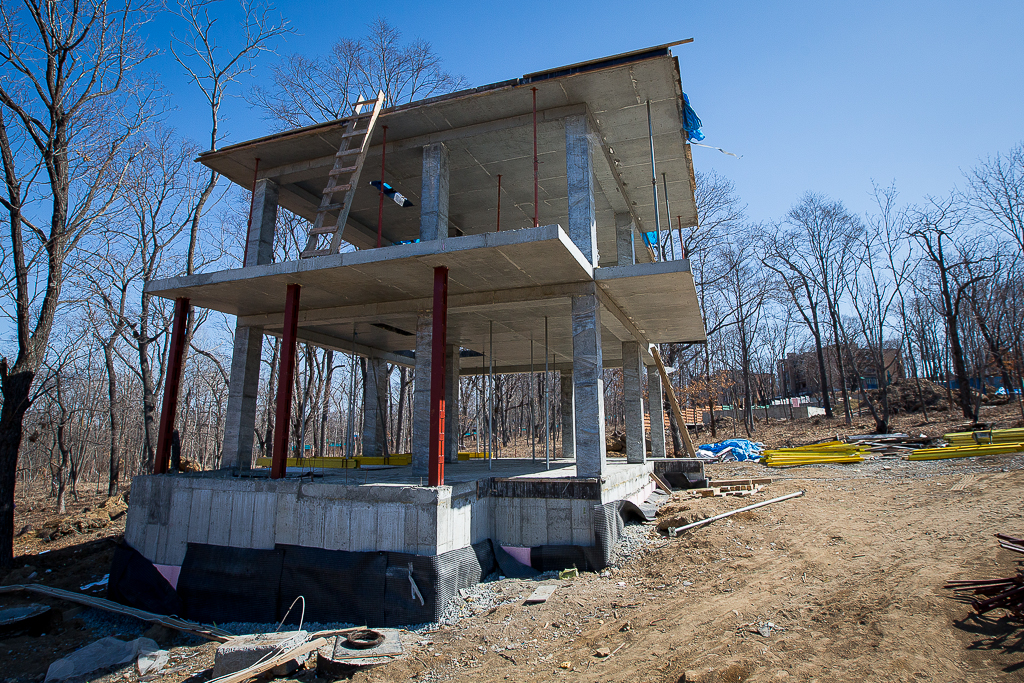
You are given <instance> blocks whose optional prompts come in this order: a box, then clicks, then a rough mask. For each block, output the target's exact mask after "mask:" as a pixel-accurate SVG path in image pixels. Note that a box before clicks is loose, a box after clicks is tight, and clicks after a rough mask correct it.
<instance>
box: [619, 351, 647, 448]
mask: <svg viewBox="0 0 1024 683" xmlns="http://www.w3.org/2000/svg"><path fill="white" fill-rule="evenodd" d="M642 372H643V363H642V362H641V361H640V344H638V343H637V342H635V341H625V342H622V387H623V393H624V394H625V401H624V402H625V409H626V411H625V412H626V462H633V463H644V462H646V460H647V457H646V456H647V444H646V443H645V441H644V402H643V388H642V387H641V386H640V384H641V378H642V377H643V375H642Z"/></svg>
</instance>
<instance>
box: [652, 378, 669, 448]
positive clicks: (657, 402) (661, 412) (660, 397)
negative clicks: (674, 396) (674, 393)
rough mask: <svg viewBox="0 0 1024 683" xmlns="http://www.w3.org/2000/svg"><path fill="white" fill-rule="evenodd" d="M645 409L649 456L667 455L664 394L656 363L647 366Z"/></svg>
mask: <svg viewBox="0 0 1024 683" xmlns="http://www.w3.org/2000/svg"><path fill="white" fill-rule="evenodd" d="M647 409H648V414H649V415H650V418H651V457H652V458H664V457H667V454H666V452H665V394H664V393H663V392H662V389H661V373H660V372H658V366H657V365H648V366H647Z"/></svg>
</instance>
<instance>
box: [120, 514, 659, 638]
mask: <svg viewBox="0 0 1024 683" xmlns="http://www.w3.org/2000/svg"><path fill="white" fill-rule="evenodd" d="M630 517H636V518H638V519H641V520H642V519H646V518H647V515H646V514H645V511H644V510H641V509H640V508H638V507H637V506H635V505H633V504H632V503H629V502H628V501H614V502H611V503H605V504H604V505H595V506H594V527H595V529H594V535H595V545H593V546H570V545H565V546H555V545H546V546H537V547H535V548H531V550H530V561H531V564H532V567H527V566H524V565H522V564H520V563H519V562H518V561H516V560H515V558H513V557H512V556H511V555H509V554H508V553H507V552H505V551H504V550H503V549H502V548H501V547H500V546H498V545H496V544H492V542H491V541H490V540H485V541H481V542H480V543H476V544H474V545H472V546H469V547H466V548H459V549H457V550H452V551H450V552H447V553H443V554H441V555H434V556H426V555H411V554H408V553H395V552H348V551H344V550H325V549H323V548H306V547H302V546H295V545H278V546H276V547H275V548H274V549H273V550H257V549H252V548H231V547H227V546H218V545H208V544H203V543H189V544H188V550H187V552H186V553H185V560H184V562H183V563H182V566H181V574H180V575H179V578H178V589H177V591H176V592H175V591H174V589H173V588H171V586H170V584H168V583H167V581H166V580H165V579H164V578H163V576H161V575H160V573H159V572H158V571H157V570H156V568H155V567H153V565H152V563H150V562H149V561H148V560H146V559H145V558H144V557H143V556H142V555H141V554H139V553H138V552H137V551H135V550H134V549H132V548H131V547H129V546H128V545H127V544H123V545H122V546H120V547H119V548H118V550H117V551H116V552H115V554H114V564H113V566H112V568H111V572H110V584H109V588H108V593H109V595H110V598H111V599H112V600H115V601H117V602H120V603H122V604H125V605H130V606H133V607H139V608H141V609H146V610H149V611H151V612H157V613H160V614H177V615H178V616H182V617H186V618H188V619H193V620H195V621H199V622H203V623H226V622H233V621H244V622H256V623H276V622H278V621H281V620H282V619H284V617H285V614H286V613H287V612H288V608H289V606H290V605H291V604H292V602H293V601H294V600H295V598H296V597H297V596H299V595H301V596H303V597H304V598H305V621H306V622H320V623H332V622H347V623H357V624H366V625H367V626H370V627H374V626H384V627H393V626H402V625H407V624H421V623H426V622H435V621H439V620H440V619H441V617H442V616H443V614H444V611H445V608H446V607H447V606H448V605H449V603H451V601H452V600H453V599H455V597H456V596H457V595H458V592H459V589H460V588H468V587H470V586H473V585H475V584H477V583H480V582H481V581H482V580H483V579H484V578H486V577H487V576H488V575H489V574H491V573H493V572H495V571H498V572H500V573H501V575H503V576H508V577H515V578H531V577H533V576H536V575H537V574H538V573H539V572H544V571H553V570H554V571H557V570H562V569H568V568H570V567H576V568H577V569H579V570H581V571H598V570H600V569H604V568H605V567H607V566H608V562H609V560H610V559H611V550H612V547H613V546H614V545H615V543H616V541H618V539H619V536H620V535H621V534H622V531H623V529H624V519H628V518H630ZM301 614H302V609H301V606H300V605H299V604H297V605H296V606H295V608H294V609H292V611H291V613H290V614H289V615H288V619H287V623H290V624H297V623H298V621H299V618H300V615H301Z"/></svg>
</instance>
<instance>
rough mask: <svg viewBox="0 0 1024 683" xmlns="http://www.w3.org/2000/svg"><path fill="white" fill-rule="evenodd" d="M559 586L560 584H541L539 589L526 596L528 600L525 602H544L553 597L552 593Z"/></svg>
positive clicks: (528, 603) (535, 603) (532, 603)
mask: <svg viewBox="0 0 1024 683" xmlns="http://www.w3.org/2000/svg"><path fill="white" fill-rule="evenodd" d="M557 588H558V586H554V585H551V584H548V585H545V586H540V587H538V588H537V590H535V591H533V592H532V593H530V597H528V598H526V602H525V603H523V604H526V605H538V604H540V603H542V602H547V601H548V598H550V597H551V595H552V593H554V592H555V590H556V589H557Z"/></svg>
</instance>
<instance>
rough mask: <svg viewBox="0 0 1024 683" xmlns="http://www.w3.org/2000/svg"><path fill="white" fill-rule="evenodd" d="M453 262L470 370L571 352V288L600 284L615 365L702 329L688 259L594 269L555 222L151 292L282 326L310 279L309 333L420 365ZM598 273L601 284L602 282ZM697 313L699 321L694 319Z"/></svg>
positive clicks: (696, 337) (456, 334) (236, 273)
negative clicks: (626, 352) (627, 354)
mask: <svg viewBox="0 0 1024 683" xmlns="http://www.w3.org/2000/svg"><path fill="white" fill-rule="evenodd" d="M438 265H444V266H447V267H448V269H449V304H448V307H449V318H448V338H449V341H450V343H452V344H458V345H460V346H461V347H462V348H463V349H466V350H468V351H470V352H476V353H475V354H473V353H469V354H466V353H465V352H464V354H463V357H462V358H461V367H462V373H463V374H473V373H476V372H481V371H482V370H483V369H484V368H488V367H489V365H490V360H491V348H492V343H491V342H492V338H491V335H492V329H493V349H494V353H493V356H494V358H493V360H494V366H495V370H496V371H501V372H512V371H525V370H529V368H530V357H531V340H532V342H533V360H534V366H535V368H542V367H543V365H544V360H545V348H544V319H545V317H547V319H548V347H547V351H546V352H547V354H548V356H547V359H548V363H549V367H551V366H552V364H554V366H555V367H563V364H569V363H571V361H572V330H571V323H570V312H571V311H570V308H571V302H570V297H571V296H573V295H579V294H585V293H587V292H589V291H596V292H597V294H598V299H599V301H600V302H601V304H602V311H601V322H602V328H603V329H602V351H603V356H604V361H605V365H606V366H609V367H615V366H618V365H619V364H620V363H621V358H622V348H621V342H623V341H634V340H635V341H639V342H642V343H643V342H646V343H659V342H662V341H686V342H701V341H703V340H704V332H703V328H702V326H701V324H700V312H699V307H698V302H697V297H696V292H695V290H694V289H693V278H692V276H691V275H690V273H689V272H688V263H687V262H686V261H666V262H659V263H649V264H637V265H634V266H618V267H614V268H597V269H595V268H591V267H590V266H589V264H588V263H587V261H586V259H585V258H584V257H583V255H582V253H581V252H580V250H579V249H578V248H577V247H576V245H575V244H573V242H572V241H571V240H570V239H569V238H568V236H567V235H566V234H565V232H564V231H563V230H562V229H561V228H560V227H559V226H557V225H548V226H542V227H540V228H526V229H523V230H514V231H502V232H496V233H488V234H483V235H469V236H465V237H456V238H449V239H445V240H433V241H429V242H419V243H416V244H406V245H401V246H393V247H385V248H381V249H373V250H367V251H359V252H351V253H345V254H335V255H333V256H322V257H319V258H315V259H308V260H304V261H288V262H284V263H274V264H268V265H263V266H251V267H248V268H239V269H235V270H228V271H220V272H217V273H207V274H201V275H193V276H183V277H177V278H169V279H166V280H159V281H154V282H152V283H150V284H149V286H148V287H147V291H148V292H149V293H151V294H154V295H157V296H161V297H167V298H176V297H180V296H185V297H188V298H189V299H190V300H191V301H192V303H193V304H194V305H198V306H202V307H205V308H212V309H214V310H218V311H221V312H223V313H228V314H232V315H236V316H238V317H239V323H240V324H243V325H253V326H261V327H263V329H264V331H265V332H266V333H269V334H280V331H281V329H282V325H283V317H284V302H285V298H284V292H285V289H286V287H287V285H288V284H290V283H298V284H300V285H302V310H301V312H300V314H299V338H300V339H303V340H305V341H309V342H312V343H315V344H318V345H321V346H326V347H328V348H334V349H337V350H341V351H356V352H358V353H361V354H364V353H369V354H371V355H378V356H382V357H387V358H388V359H389V360H391V361H392V362H397V363H403V364H406V365H412V364H413V358H414V356H413V355H412V352H413V351H414V350H415V348H416V337H415V332H416V318H417V315H418V314H419V312H421V311H424V310H429V309H430V306H431V299H430V294H431V288H432V286H433V284H432V283H433V279H432V278H433V268H434V267H435V266H438ZM595 277H596V288H595V284H594V283H595ZM694 321H696V322H694Z"/></svg>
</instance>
